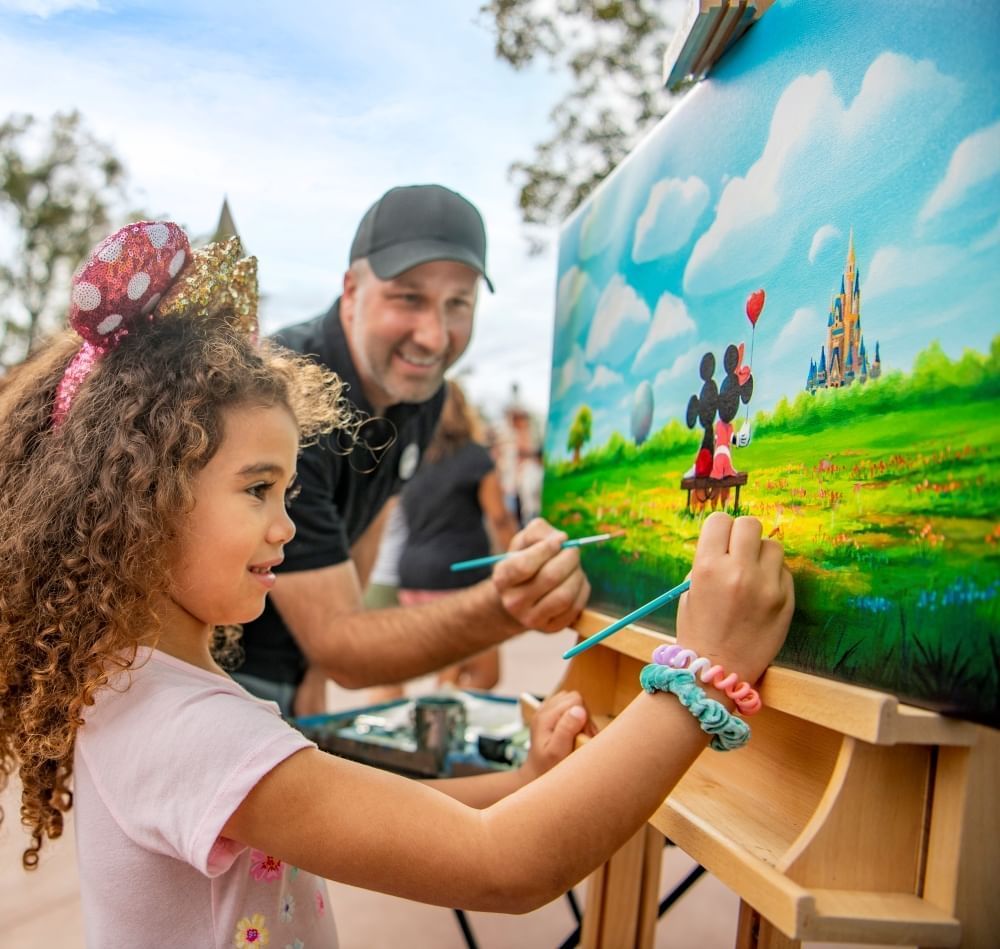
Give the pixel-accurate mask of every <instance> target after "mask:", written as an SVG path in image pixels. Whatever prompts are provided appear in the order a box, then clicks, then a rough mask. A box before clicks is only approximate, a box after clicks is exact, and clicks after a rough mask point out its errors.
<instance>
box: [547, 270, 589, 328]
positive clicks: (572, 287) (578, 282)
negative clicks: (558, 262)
mask: <svg viewBox="0 0 1000 949" xmlns="http://www.w3.org/2000/svg"><path fill="white" fill-rule="evenodd" d="M593 289H594V284H593V281H592V280H591V279H590V277H588V276H587V274H586V273H585V272H584V271H582V270H581V269H580V268H579V267H577V266H576V264H574V265H573V266H572V267H570V268H569V270H567V271H566V273H564V274H563V275H562V276H561V277H560V278H559V286H558V288H557V289H556V329H557V330H559V331H561V330H563V329H565V328H566V326H567V325H568V323H569V318H570V315H571V314H572V312H573V309H574V308H575V307H576V305H577V304H578V303H579V302H580V301H581V300H582V299H583V297H584V294H585V293H586V292H587V291H588V290H593Z"/></svg>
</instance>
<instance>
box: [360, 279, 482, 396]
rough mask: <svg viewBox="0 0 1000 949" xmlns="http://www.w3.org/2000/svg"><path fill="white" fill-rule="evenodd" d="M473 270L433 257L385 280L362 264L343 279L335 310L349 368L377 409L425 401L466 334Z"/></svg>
mask: <svg viewBox="0 0 1000 949" xmlns="http://www.w3.org/2000/svg"><path fill="white" fill-rule="evenodd" d="M478 286H479V274H478V273H477V272H476V271H475V270H473V269H472V268H471V267H468V266H466V265H465V264H460V263H457V262H456V261H451V260H435V261H431V262H430V263H426V264H419V265H418V266H416V267H413V268H412V269H410V270H407V271H405V272H404V273H401V274H400V275H399V276H398V277H395V278H394V279H392V280H379V278H378V277H376V276H375V274H374V273H372V271H371V268H370V267H369V266H368V264H367V263H366V262H364V261H361V262H359V263H358V264H357V265H355V266H354V267H352V268H351V269H350V270H349V271H348V272H347V273H346V274H345V276H344V295H343V297H342V299H341V302H340V312H341V316H342V317H343V321H344V329H345V331H346V334H347V339H348V343H349V345H350V348H351V356H352V357H353V359H354V365H355V367H356V368H357V370H358V374H359V376H360V377H361V385H362V388H363V389H364V392H365V395H366V396H367V397H368V400H369V401H370V402H371V403H372V406H373V407H374V408H375V410H376V411H378V412H382V411H384V410H385V409H386V408H387V407H388V406H390V405H395V404H397V403H399V402H426V401H427V400H428V399H429V398H430V397H431V396H432V395H434V393H435V392H437V390H438V389H439V388H440V387H441V384H442V382H443V381H444V373H445V370H446V369H447V368H448V367H449V366H451V365H452V364H453V363H454V362H455V360H456V359H458V357H459V356H461V355H462V353H463V352H465V348H466V347H467V346H468V345H469V339H470V338H471V336H472V318H473V314H474V312H475V308H476V294H477V290H478Z"/></svg>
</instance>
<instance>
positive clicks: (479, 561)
mask: <svg viewBox="0 0 1000 949" xmlns="http://www.w3.org/2000/svg"><path fill="white" fill-rule="evenodd" d="M506 557H507V554H493V556H492V557H477V558H476V559H475V560H459V561H458V562H457V563H453V564H452V565H451V570H452V573H457V572H458V571H459V570H474V569H475V568H476V567H488V566H489V565H490V564H492V563H500V561H501V560H504V559H505V558H506Z"/></svg>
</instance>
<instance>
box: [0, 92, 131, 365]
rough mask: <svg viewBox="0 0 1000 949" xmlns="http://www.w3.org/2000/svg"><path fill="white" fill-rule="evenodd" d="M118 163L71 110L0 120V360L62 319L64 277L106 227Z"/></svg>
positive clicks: (117, 189)
mask: <svg viewBox="0 0 1000 949" xmlns="http://www.w3.org/2000/svg"><path fill="white" fill-rule="evenodd" d="M124 179H125V169H124V167H123V165H122V163H121V162H120V161H119V160H118V158H117V157H116V156H115V155H114V153H113V152H112V151H111V149H110V148H109V147H108V146H107V145H104V144H102V143H101V142H99V141H98V140H97V139H96V138H94V137H93V136H92V135H91V134H90V133H89V132H88V131H87V130H86V129H85V127H84V125H83V121H82V119H81V117H80V114H79V113H78V112H71V113H68V114H56V115H55V116H53V118H52V120H51V122H50V123H48V125H47V127H46V126H44V125H42V123H40V122H39V121H38V120H37V119H35V118H34V117H33V116H31V115H12V116H10V117H9V118H8V119H7V120H6V121H5V122H3V123H2V124H0V214H2V215H3V216H4V218H5V219H7V220H8V221H10V222H11V223H12V224H13V226H14V230H15V237H16V242H17V243H16V247H15V250H14V253H13V259H12V260H11V261H9V262H7V261H3V262H0V366H11V365H14V364H16V363H18V362H20V361H21V360H23V359H24V357H25V356H26V355H27V354H28V353H29V352H30V351H31V349H32V348H33V346H34V345H35V343H36V342H37V341H38V340H39V339H40V338H41V336H43V335H45V334H46V333H48V332H50V331H52V330H54V329H56V328H57V327H59V326H60V325H61V324H62V321H63V319H64V318H65V312H66V303H67V296H68V288H69V279H70V276H71V274H72V272H73V269H74V268H75V267H76V266H77V265H78V264H79V263H80V261H81V260H82V259H83V257H84V255H85V254H86V253H87V251H89V250H90V248H91V247H92V246H93V245H94V244H95V243H96V242H97V241H98V240H99V239H100V238H101V237H103V236H104V235H105V234H106V233H107V232H108V231H109V230H110V221H111V216H112V208H114V207H115V206H116V205H117V204H119V203H120V202H121V201H122V199H123V198H124V192H123V187H124Z"/></svg>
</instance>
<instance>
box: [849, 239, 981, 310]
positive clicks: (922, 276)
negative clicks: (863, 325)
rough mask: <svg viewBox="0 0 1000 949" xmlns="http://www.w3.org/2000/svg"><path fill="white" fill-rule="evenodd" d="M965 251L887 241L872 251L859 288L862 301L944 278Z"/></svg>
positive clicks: (956, 264) (959, 260)
mask: <svg viewBox="0 0 1000 949" xmlns="http://www.w3.org/2000/svg"><path fill="white" fill-rule="evenodd" d="M964 257H965V254H964V253H963V251H961V250H959V249H958V248H957V247H952V246H950V245H948V244H937V245H935V244H928V245H925V246H923V247H913V248H906V249H904V248H902V247H897V246H895V245H893V244H887V245H886V246H885V247H880V248H879V249H878V250H877V251H875V254H874V256H873V257H872V262H871V265H870V266H869V268H868V276H867V279H866V280H865V281H864V285H863V287H862V294H863V301H871V300H874V299H875V298H877V297H880V296H884V295H885V294H887V293H892V292H893V291H895V290H908V289H912V288H914V287H922V286H924V285H926V284H929V283H933V282H935V281H937V280H940V279H941V278H943V277H946V276H947V275H948V274H949V273H951V272H953V271H955V270H956V269H957V268H958V267H959V266H960V265H961V263H962V261H963V259H964Z"/></svg>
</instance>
